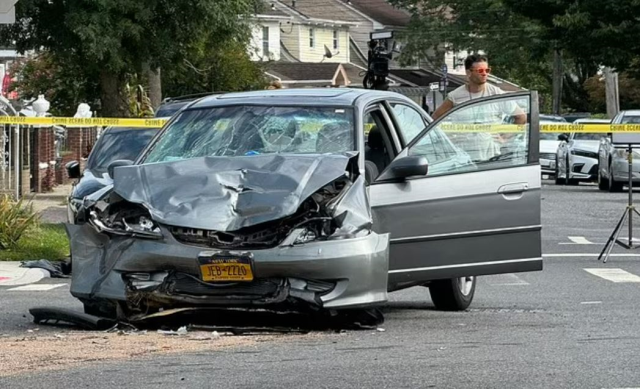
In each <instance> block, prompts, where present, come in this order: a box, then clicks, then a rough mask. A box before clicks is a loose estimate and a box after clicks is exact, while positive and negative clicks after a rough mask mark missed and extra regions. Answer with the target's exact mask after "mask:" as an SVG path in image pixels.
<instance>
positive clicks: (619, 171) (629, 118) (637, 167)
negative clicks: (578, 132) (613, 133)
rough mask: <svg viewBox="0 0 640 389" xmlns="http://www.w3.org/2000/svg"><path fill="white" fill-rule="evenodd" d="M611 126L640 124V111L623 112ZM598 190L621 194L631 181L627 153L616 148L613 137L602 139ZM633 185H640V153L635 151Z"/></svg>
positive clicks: (614, 119)
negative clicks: (612, 140)
mask: <svg viewBox="0 0 640 389" xmlns="http://www.w3.org/2000/svg"><path fill="white" fill-rule="evenodd" d="M611 124H640V110H631V111H621V112H620V113H619V114H617V115H616V116H615V117H614V118H613V120H612V121H611ZM598 166H599V168H598V188H600V190H608V191H609V192H620V191H622V188H623V186H624V185H625V184H626V183H627V182H628V180H629V162H628V161H627V151H626V150H625V149H623V148H616V147H615V146H614V145H613V144H612V143H611V137H609V136H607V137H604V138H602V141H601V142H600V145H599V149H598ZM632 181H633V184H638V183H640V151H638V150H634V151H633V171H632Z"/></svg>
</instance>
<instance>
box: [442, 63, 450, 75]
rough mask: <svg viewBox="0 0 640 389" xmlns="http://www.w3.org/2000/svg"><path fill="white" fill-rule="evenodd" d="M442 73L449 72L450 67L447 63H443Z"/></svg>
mask: <svg viewBox="0 0 640 389" xmlns="http://www.w3.org/2000/svg"><path fill="white" fill-rule="evenodd" d="M442 73H444V74H445V76H446V74H447V73H449V67H448V66H447V64H446V63H445V64H442Z"/></svg>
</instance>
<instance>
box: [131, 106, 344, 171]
mask: <svg viewBox="0 0 640 389" xmlns="http://www.w3.org/2000/svg"><path fill="white" fill-rule="evenodd" d="M353 117H354V115H353V109H351V108H318V107H302V106H298V107H273V106H255V105H252V106H231V107H220V108H210V109H195V110H188V111H184V112H181V113H180V114H178V117H177V118H176V120H175V121H173V122H172V123H171V124H169V126H168V127H167V128H166V129H165V130H164V132H163V133H162V135H161V136H160V138H159V139H158V141H157V142H156V144H154V146H153V148H152V150H151V151H150V153H149V154H148V155H147V157H146V158H145V161H144V162H146V163H150V162H163V161H174V160H181V159H189V158H197V157H205V156H228V157H238V156H248V155H259V154H272V153H289V154H300V153H340V152H345V151H353V150H355V142H354V136H355V127H354V122H353Z"/></svg>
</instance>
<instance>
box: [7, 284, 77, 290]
mask: <svg viewBox="0 0 640 389" xmlns="http://www.w3.org/2000/svg"><path fill="white" fill-rule="evenodd" d="M65 285H67V284H39V285H25V286H18V287H17V288H11V289H7V291H15V292H19V291H22V292H42V291H45V290H51V289H55V288H59V287H61V286H65Z"/></svg>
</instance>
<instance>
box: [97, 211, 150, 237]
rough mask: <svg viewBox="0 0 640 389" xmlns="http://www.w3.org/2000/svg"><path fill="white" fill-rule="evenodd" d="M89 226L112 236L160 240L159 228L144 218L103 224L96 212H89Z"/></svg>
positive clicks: (139, 217) (122, 219) (123, 219)
mask: <svg viewBox="0 0 640 389" xmlns="http://www.w3.org/2000/svg"><path fill="white" fill-rule="evenodd" d="M89 224H91V225H92V226H93V227H94V228H95V229H96V230H97V231H98V232H106V233H110V234H114V235H124V236H132V237H137V238H148V239H161V238H162V237H163V236H162V232H161V231H160V227H158V225H157V224H156V223H155V222H154V221H153V220H151V219H150V218H148V217H146V216H138V217H135V218H129V221H128V222H127V219H125V218H121V219H120V220H119V222H118V223H111V225H107V224H105V223H104V222H103V221H102V220H100V218H99V216H98V214H97V213H96V211H91V213H90V217H89Z"/></svg>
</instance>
